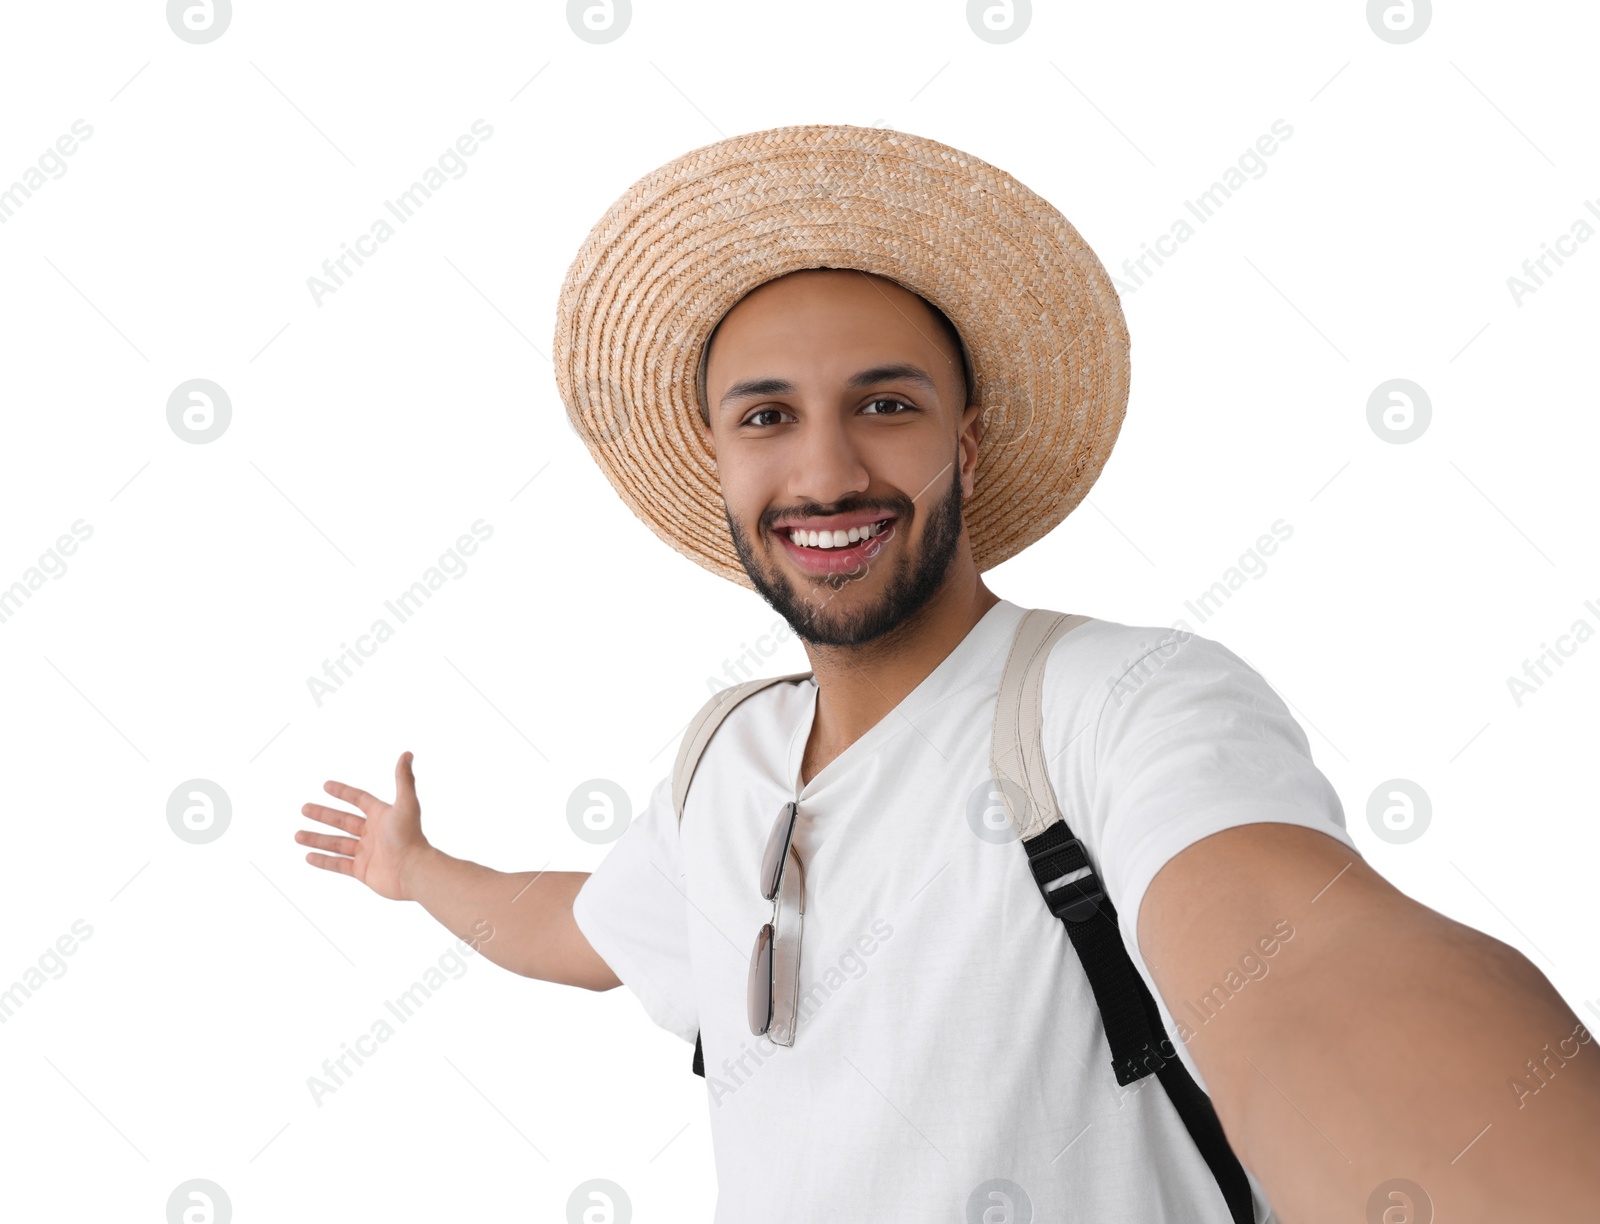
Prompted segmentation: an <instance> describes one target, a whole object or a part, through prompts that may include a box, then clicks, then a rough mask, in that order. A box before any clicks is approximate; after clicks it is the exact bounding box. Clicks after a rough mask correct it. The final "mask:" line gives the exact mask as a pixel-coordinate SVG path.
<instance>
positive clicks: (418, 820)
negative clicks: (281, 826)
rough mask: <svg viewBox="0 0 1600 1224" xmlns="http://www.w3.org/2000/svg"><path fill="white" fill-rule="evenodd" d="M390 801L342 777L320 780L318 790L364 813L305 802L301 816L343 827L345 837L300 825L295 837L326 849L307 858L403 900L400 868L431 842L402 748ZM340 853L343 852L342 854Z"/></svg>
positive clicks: (421, 852)
mask: <svg viewBox="0 0 1600 1224" xmlns="http://www.w3.org/2000/svg"><path fill="white" fill-rule="evenodd" d="M394 781H395V792H396V793H395V800H394V802H393V803H385V802H384V801H383V800H382V799H379V798H378V797H377V796H376V795H371V794H368V793H367V792H366V791H364V790H361V789H360V788H358V787H354V786H346V785H345V784H344V783H343V782H324V783H323V784H322V789H323V790H325V791H327V792H328V793H329V794H330V795H333V796H334V797H335V798H337V799H343V800H344V801H345V802H346V803H353V804H354V805H355V806H356V807H358V808H360V809H361V811H362V812H363V813H364V815H362V816H357V815H356V814H355V813H354V812H346V811H342V810H340V809H339V808H331V807H324V806H323V805H322V804H320V803H308V804H306V805H305V806H304V807H302V808H301V809H300V813H301V815H303V816H307V817H310V818H311V819H312V820H316V821H320V822H321V823H322V824H325V825H332V826H333V827H334V828H336V829H343V830H344V831H345V832H346V833H348V834H350V836H349V837H333V836H331V835H329V834H326V833H313V832H311V831H310V830H309V829H300V830H298V831H297V832H296V833H295V835H294V839H295V841H297V842H299V843H300V844H301V845H303V846H315V847H316V848H317V849H318V850H326V851H329V853H327V854H307V855H306V862H308V863H310V864H311V865H312V866H313V867H321V868H322V869H323V870H324V871H338V872H342V873H343V874H344V875H348V876H354V877H355V878H356V879H358V880H360V881H361V882H362V883H363V884H365V885H366V886H367V887H368V888H370V889H372V891H373V892H375V893H377V894H378V895H379V896H380V897H387V898H389V900H391V901H407V900H410V897H409V896H408V895H407V893H406V890H405V870H406V867H407V866H408V864H409V863H410V862H412V861H413V860H414V859H415V858H417V857H420V856H421V855H423V854H425V853H427V852H428V851H429V850H431V849H432V847H431V846H430V845H429V843H428V839H427V838H426V837H424V836H423V835H422V806H421V805H420V804H419V803H418V802H417V780H416V778H415V776H414V775H413V774H412V772H411V753H409V752H403V753H401V754H400V759H399V761H398V762H396V763H395V767H394ZM341 856H342V857H341Z"/></svg>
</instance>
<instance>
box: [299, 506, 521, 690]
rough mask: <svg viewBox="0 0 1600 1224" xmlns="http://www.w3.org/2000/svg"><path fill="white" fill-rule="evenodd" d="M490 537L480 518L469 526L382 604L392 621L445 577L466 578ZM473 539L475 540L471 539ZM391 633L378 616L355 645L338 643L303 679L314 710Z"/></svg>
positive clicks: (405, 615) (411, 610)
mask: <svg viewBox="0 0 1600 1224" xmlns="http://www.w3.org/2000/svg"><path fill="white" fill-rule="evenodd" d="M493 535H494V528H493V527H492V526H491V525H490V524H488V523H487V522H485V521H484V520H483V519H481V518H480V519H477V520H475V521H474V522H473V524H472V535H460V536H457V537H456V542H455V543H454V544H453V545H451V546H450V547H449V548H447V549H445V551H444V552H442V553H440V554H439V559H438V561H436V562H435V563H434V564H432V565H430V566H429V567H428V568H427V569H425V570H423V571H422V577H420V578H418V579H417V580H416V581H415V582H413V583H412V584H411V585H410V586H408V587H407V588H406V589H405V590H403V591H401V592H400V593H399V594H398V595H396V596H395V597H394V598H393V599H386V600H384V601H383V606H384V608H385V610H386V611H388V612H389V613H390V615H392V616H393V617H394V618H395V620H396V622H398V623H399V624H402V625H403V624H405V623H406V622H407V621H408V620H410V619H411V618H412V617H413V616H415V615H416V614H417V612H418V611H419V610H420V609H421V608H422V606H423V605H424V604H425V603H427V602H428V600H430V599H432V598H433V593H434V592H435V591H437V590H439V589H440V588H441V587H443V586H444V585H445V581H446V579H447V578H454V579H456V580H457V581H460V580H461V579H462V578H464V577H466V574H467V562H466V560H465V558H466V557H470V556H471V555H472V554H473V553H475V552H477V551H478V545H479V544H480V543H482V542H483V541H485V540H487V539H489V538H490V537H491V536H493ZM474 536H476V537H477V538H476V539H474V538H473V537H474ZM394 634H395V626H394V625H391V624H390V623H389V622H388V620H386V619H385V618H384V617H382V616H380V617H378V618H377V619H376V620H374V621H373V622H372V624H371V626H369V627H368V629H367V632H365V633H363V634H360V635H359V636H357V638H356V644H355V645H354V646H351V645H350V643H349V642H340V643H339V653H338V654H337V655H335V656H334V657H333V658H331V659H324V660H323V661H322V675H320V676H316V675H311V676H307V677H306V691H307V692H309V693H310V694H311V700H312V702H313V703H315V705H316V706H317V708H318V709H321V708H322V703H323V701H324V700H325V699H326V698H328V697H331V696H332V695H333V694H334V693H337V692H338V691H339V690H340V689H341V688H343V687H344V685H345V682H346V681H347V680H349V679H350V677H352V676H353V675H355V669H356V668H360V667H364V666H365V665H366V661H367V660H368V659H370V658H371V657H372V656H373V655H375V654H377V653H378V647H379V646H382V645H383V644H384V643H385V642H387V641H388V640H389V639H390V638H392V637H393V636H394Z"/></svg>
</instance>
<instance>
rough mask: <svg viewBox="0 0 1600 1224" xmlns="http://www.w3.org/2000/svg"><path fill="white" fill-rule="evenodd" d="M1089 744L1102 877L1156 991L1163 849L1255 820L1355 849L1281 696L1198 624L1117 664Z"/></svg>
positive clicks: (1171, 851) (1334, 795) (1126, 938)
mask: <svg viewBox="0 0 1600 1224" xmlns="http://www.w3.org/2000/svg"><path fill="white" fill-rule="evenodd" d="M1091 755H1092V760H1093V767H1092V768H1093V772H1092V775H1091V776H1092V783H1091V787H1090V792H1091V822H1092V825H1093V827H1094V829H1095V832H1096V835H1097V836H1096V839H1095V840H1096V842H1097V844H1098V846H1099V849H1100V858H1101V867H1102V875H1103V877H1104V879H1103V883H1104V886H1105V888H1106V892H1107V894H1108V895H1109V896H1110V898H1111V903H1112V904H1113V905H1114V906H1115V907H1116V910H1117V919H1118V923H1119V926H1120V927H1121V931H1122V939H1123V943H1124V944H1125V945H1126V946H1127V948H1128V952H1129V955H1130V956H1131V957H1132V958H1133V962H1134V965H1135V966H1136V967H1137V968H1138V970H1139V972H1140V974H1141V975H1142V976H1143V977H1144V979H1145V982H1146V983H1147V984H1148V985H1149V987H1150V990H1151V993H1152V994H1153V995H1154V996H1155V997H1156V999H1157V1000H1158V1002H1159V1001H1160V1000H1161V994H1160V991H1159V990H1157V988H1156V985H1155V982H1154V981H1153V980H1152V979H1151V977H1150V973H1149V970H1148V968H1147V967H1146V965H1145V963H1144V958H1143V957H1142V956H1141V955H1140V952H1139V941H1138V933H1137V923H1138V916H1139V906H1140V902H1141V901H1143V899H1144V894H1145V890H1146V889H1147V888H1148V887H1149V885H1150V881H1151V880H1153V879H1154V878H1155V876H1156V874H1157V873H1158V872H1159V871H1160V870H1161V868H1162V867H1163V866H1165V865H1166V863H1167V862H1168V861H1169V860H1170V859H1172V858H1173V857H1174V856H1176V855H1177V854H1179V853H1180V852H1181V851H1183V850H1184V849H1186V848H1187V847H1189V846H1191V845H1193V844H1194V843H1195V842H1197V841H1200V840H1202V839H1203V838H1206V837H1209V836H1210V835H1211V834H1213V833H1219V832H1221V831H1222V830H1223V829H1229V828H1233V827H1234V826H1236V825H1245V824H1255V823H1260V822H1276V823H1281V824H1294V825H1302V826H1304V827H1305V828H1309V829H1316V830H1318V831H1320V832H1323V833H1326V834H1328V835H1329V836H1330V837H1333V838H1335V839H1336V840H1338V841H1340V842H1342V843H1343V844H1344V845H1346V846H1348V847H1350V848H1351V849H1352V850H1355V849H1356V847H1355V842H1354V841H1353V840H1352V839H1351V837H1350V834H1349V832H1348V830H1347V829H1346V828H1345V821H1344V809H1343V807H1342V805H1341V804H1340V802H1339V795H1338V792H1336V791H1335V790H1334V788H1333V784H1332V783H1330V782H1329V781H1328V779H1327V778H1326V777H1325V776H1324V775H1323V773H1322V771H1321V770H1320V769H1318V768H1317V766H1316V765H1315V764H1314V763H1313V762H1312V759H1311V747H1310V744H1309V742H1308V741H1307V739H1306V735H1305V732H1304V731H1303V730H1302V729H1301V727H1300V724H1299V723H1298V722H1296V721H1295V719H1294V717H1293V716H1292V715H1291V714H1290V712H1289V708H1288V706H1287V705H1286V704H1285V703H1284V701H1283V699H1282V698H1281V697H1279V696H1278V694H1277V693H1276V692H1275V691H1273V689H1272V688H1271V687H1270V686H1269V685H1268V684H1267V682H1266V680H1265V679H1263V678H1262V676H1261V675H1260V674H1259V673H1258V672H1256V671H1255V670H1254V669H1253V668H1251V667H1250V666H1249V665H1248V664H1247V663H1245V662H1244V660H1243V659H1241V658H1239V656H1238V655H1236V654H1234V653H1233V652H1232V651H1231V650H1229V649H1228V648H1227V647H1225V646H1223V645H1221V644H1220V643H1218V642H1215V641H1212V640H1210V639H1209V638H1203V637H1201V636H1199V635H1198V634H1187V635H1183V636H1181V637H1180V636H1175V635H1169V636H1168V638H1167V639H1166V640H1165V642H1163V643H1162V644H1161V645H1159V646H1158V647H1156V648H1155V649H1153V650H1151V651H1149V652H1148V653H1146V654H1145V655H1143V656H1141V657H1140V658H1139V659H1137V660H1135V662H1134V663H1133V664H1132V665H1131V666H1130V667H1129V668H1128V669H1127V670H1126V671H1124V672H1123V674H1122V676H1121V678H1120V679H1119V681H1118V682H1117V683H1116V684H1115V685H1114V686H1113V687H1112V688H1111V691H1110V692H1109V693H1108V694H1107V696H1106V699H1105V703H1104V705H1103V706H1102V707H1101V710H1100V714H1099V717H1098V722H1097V724H1096V729H1095V732H1094V741H1093V750H1092V754H1091ZM1356 852H1357V853H1358V854H1359V851H1356ZM1269 933H1270V932H1267V931H1263V932H1262V934H1263V935H1266V934H1269ZM1162 1011H1163V1014H1164V1016H1165V1018H1166V1019H1167V1022H1168V1030H1167V1032H1168V1036H1170V1037H1173V1038H1174V1040H1176V1036H1177V1035H1176V1033H1175V1032H1174V1030H1173V1028H1172V1025H1171V1017H1170V1014H1167V1012H1166V1008H1165V1005H1164V1004H1163V1005H1162ZM1180 1048H1181V1047H1180ZM1183 1057H1184V1061H1185V1062H1189V1059H1188V1057H1187V1051H1184V1054H1183ZM1190 1069H1191V1071H1194V1067H1193V1064H1192V1063H1190ZM1196 1074H1197V1075H1198V1073H1196Z"/></svg>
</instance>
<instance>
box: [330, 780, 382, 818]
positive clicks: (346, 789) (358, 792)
mask: <svg viewBox="0 0 1600 1224" xmlns="http://www.w3.org/2000/svg"><path fill="white" fill-rule="evenodd" d="M322 789H323V790H325V791H327V792H328V793H329V794H330V795H332V796H333V797H334V798H335V799H343V800H344V801H345V802H346V803H353V804H355V805H356V806H357V807H358V808H360V809H361V810H362V811H363V812H365V813H366V814H367V815H368V816H376V815H377V814H378V813H379V812H381V811H382V810H383V809H384V808H386V807H388V806H389V805H388V804H387V803H385V802H384V801H383V800H382V799H379V798H378V797H377V796H376V795H369V794H368V793H367V792H366V791H364V790H362V789H361V788H360V787H358V786H346V785H345V784H344V783H343V782H324V783H323V784H322Z"/></svg>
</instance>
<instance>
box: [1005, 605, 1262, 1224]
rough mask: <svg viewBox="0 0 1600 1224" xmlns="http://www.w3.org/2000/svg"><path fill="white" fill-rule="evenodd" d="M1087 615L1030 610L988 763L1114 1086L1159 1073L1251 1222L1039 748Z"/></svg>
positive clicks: (1206, 1110) (1236, 1168)
mask: <svg viewBox="0 0 1600 1224" xmlns="http://www.w3.org/2000/svg"><path fill="white" fill-rule="evenodd" d="M1087 619H1088V618H1087V617H1084V616H1068V615H1065V614H1064V613H1060V612H1050V611H1047V610H1045V609H1042V608H1033V609H1030V610H1029V611H1027V612H1026V613H1024V614H1023V617H1022V621H1021V623H1020V624H1019V625H1018V626H1017V632H1016V637H1015V638H1014V639H1013V641H1012V644H1011V652H1010V654H1009V655H1008V656H1007V658H1006V666H1005V671H1004V673H1003V674H1002V677H1001V681H1000V692H999V698H998V700H997V702H996V705H995V722H994V742H993V745H992V748H991V757H990V766H991V769H992V772H993V775H994V780H995V787H996V790H997V791H998V792H999V794H1000V797H1001V801H1002V802H1003V803H1004V804H1005V808H1006V811H1007V813H1008V814H1009V815H1010V817H1011V821H1012V823H1013V824H1014V825H1015V826H1016V828H1017V830H1018V833H1019V834H1020V839H1021V841H1022V846H1023V849H1024V850H1025V851H1026V852H1027V855H1028V867H1029V869H1030V871H1031V872H1032V874H1033V878H1034V881H1035V882H1036V883H1037V884H1038V886H1039V893H1040V895H1041V896H1042V897H1043V898H1044V902H1045V905H1046V906H1048V907H1049V909H1050V912H1051V913H1052V914H1054V915H1055V916H1056V917H1057V918H1059V919H1060V920H1061V923H1062V925H1063V926H1065V927H1066V929H1067V938H1068V939H1069V940H1070V941H1071V942H1072V948H1073V951H1075V952H1076V953H1077V954H1078V960H1079V962H1080V963H1081V964H1082V965H1083V972H1084V976H1085V977H1087V978H1088V980H1089V988H1090V989H1091V990H1092V991H1093V992H1094V1000H1095V1004H1096V1006H1097V1007H1098V1008H1099V1009H1100V1020H1101V1024H1102V1026H1103V1027H1104V1028H1105V1034H1106V1044H1107V1045H1108V1046H1109V1047H1110V1050H1111V1068H1112V1071H1113V1072H1114V1073H1115V1074H1116V1078H1117V1083H1118V1084H1119V1085H1122V1086H1127V1085H1128V1084H1131V1083H1134V1082H1135V1081H1137V1080H1139V1079H1142V1078H1143V1077H1144V1076H1146V1075H1149V1074H1151V1073H1152V1072H1154V1073H1155V1076H1156V1078H1157V1079H1158V1080H1159V1081H1160V1082H1161V1086H1162V1087H1163V1088H1164V1089H1165V1090H1166V1093H1167V1096H1168V1098H1169V1099H1170V1100H1171V1101H1172V1105H1173V1108H1174V1109H1175V1110H1176V1111H1177V1113H1178V1116H1179V1117H1180V1118H1181V1119H1182V1120H1183V1125H1184V1127H1185V1129H1187V1130H1188V1132H1189V1137H1190V1138H1191V1139H1193V1140H1194V1144H1195V1147H1196V1148H1198V1149H1199V1151H1200V1155H1201V1156H1202V1157H1203V1158H1204V1159H1205V1162H1206V1164H1207V1166H1208V1167H1209V1168H1210V1169H1211V1174H1212V1176H1213V1177H1214V1178H1216V1182H1217V1187H1218V1189H1219V1190H1221V1192H1222V1198H1223V1201H1224V1202H1225V1203H1226V1204H1227V1206H1228V1211H1229V1213H1230V1214H1231V1215H1232V1217H1233V1220H1234V1224H1255V1206H1254V1203H1253V1201H1252V1196H1251V1193H1250V1183H1249V1180H1248V1178H1246V1176H1245V1172H1244V1166H1243V1165H1241V1164H1240V1163H1239V1158H1238V1157H1237V1156H1236V1155H1235V1154H1234V1152H1233V1149H1232V1148H1231V1147H1230V1146H1229V1144H1228V1140H1227V1136H1226V1135H1225V1134H1224V1133H1223V1130H1222V1124H1221V1123H1220V1122H1219V1121H1218V1120H1217V1115H1216V1111H1215V1110H1214V1109H1213V1108H1212V1105H1211V1099H1210V1098H1209V1097H1208V1096H1206V1094H1205V1093H1204V1092H1202V1091H1200V1086H1199V1085H1198V1084H1196V1083H1195V1082H1194V1077H1193V1076H1191V1075H1190V1074H1189V1070H1188V1068H1187V1067H1185V1066H1184V1065H1183V1063H1182V1062H1181V1061H1180V1060H1179V1058H1178V1053H1177V1050H1176V1048H1175V1047H1174V1046H1173V1044H1172V1041H1171V1040H1170V1039H1169V1038H1168V1036H1167V1033H1166V1029H1165V1027H1164V1026H1163V1024H1162V1022H1161V1013H1160V1012H1159V1010H1158V1009H1157V1007H1156V1001H1155V998H1154V996H1152V995H1151V993H1150V988H1149V987H1148V986H1146V985H1145V982H1144V979H1143V978H1142V977H1140V976H1139V971H1138V970H1137V969H1136V968H1135V967H1134V964H1133V959H1132V957H1130V956H1129V955H1128V949H1127V946H1126V945H1125V944H1124V943H1123V942H1122V933H1121V931H1120V929H1119V928H1118V925H1117V911H1116V909H1115V907H1114V906H1113V905H1112V904H1111V899H1110V898H1109V897H1107V896H1106V894H1105V889H1104V887H1103V886H1102V885H1101V882H1100V878H1099V876H1098V875H1096V874H1095V870H1094V865H1093V864H1092V863H1091V862H1090V861H1089V856H1088V854H1087V853H1086V852H1085V850H1084V848H1083V843H1082V842H1080V841H1079V840H1078V839H1077V838H1076V837H1074V836H1073V833H1072V830H1071V829H1070V828H1069V827H1068V826H1067V822H1066V821H1065V820H1064V819H1063V818H1062V815H1061V811H1060V808H1059V807H1058V806H1057V804H1056V797H1055V789H1054V787H1052V786H1051V785H1050V778H1049V775H1048V773H1047V772H1046V769H1045V765H1046V759H1047V758H1046V757H1045V751H1044V738H1043V732H1044V703H1043V695H1044V672H1045V666H1046V664H1047V663H1048V661H1049V658H1050V651H1051V648H1052V647H1053V646H1054V645H1055V643H1056V641H1057V639H1059V638H1060V637H1061V635H1062V634H1064V633H1067V632H1070V631H1071V630H1073V629H1075V628H1077V627H1078V626H1079V625H1081V624H1083V623H1084V621H1086V620H1087Z"/></svg>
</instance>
